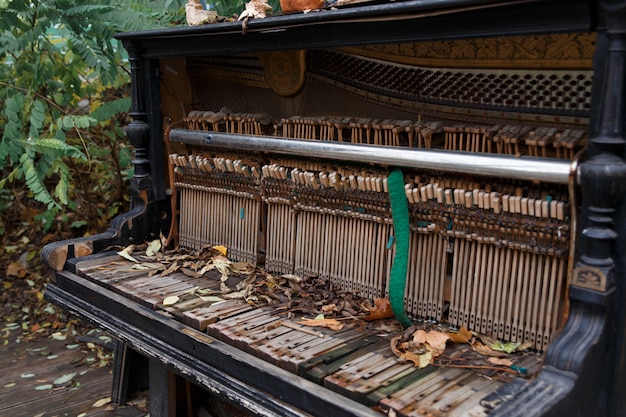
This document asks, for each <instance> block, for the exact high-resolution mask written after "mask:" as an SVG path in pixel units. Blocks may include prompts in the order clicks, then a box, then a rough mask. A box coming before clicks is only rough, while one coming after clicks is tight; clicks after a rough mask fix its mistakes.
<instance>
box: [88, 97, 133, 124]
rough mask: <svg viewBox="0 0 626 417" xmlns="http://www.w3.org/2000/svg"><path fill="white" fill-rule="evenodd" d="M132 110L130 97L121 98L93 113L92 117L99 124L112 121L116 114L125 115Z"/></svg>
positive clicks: (103, 105) (105, 104)
mask: <svg viewBox="0 0 626 417" xmlns="http://www.w3.org/2000/svg"><path fill="white" fill-rule="evenodd" d="M129 109H130V97H124V98H119V99H117V100H113V101H109V102H107V103H104V104H102V105H101V106H100V107H98V108H97V109H96V110H94V111H93V112H91V114H90V116H91V117H93V118H94V119H95V120H97V121H99V122H104V121H107V120H109V119H111V118H112V117H113V116H115V115H116V114H120V113H125V112H127V111H128V110H129Z"/></svg>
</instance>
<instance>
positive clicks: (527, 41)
mask: <svg viewBox="0 0 626 417" xmlns="http://www.w3.org/2000/svg"><path fill="white" fill-rule="evenodd" d="M595 49H596V34H595V33H591V34H590V33H565V34H551V35H541V36H511V37H498V38H476V39H459V40H454V41H437V42H418V43H400V44H387V45H373V46H366V47H362V48H343V49H342V50H344V51H349V52H353V53H357V54H360V55H364V56H368V57H370V58H377V59H384V60H390V61H395V62H398V63H403V64H411V65H419V66H427V67H446V68H518V69H519V68H527V69H541V68H545V69H591V60H592V57H593V53H594V51H595Z"/></svg>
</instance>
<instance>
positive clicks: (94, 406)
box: [91, 397, 111, 408]
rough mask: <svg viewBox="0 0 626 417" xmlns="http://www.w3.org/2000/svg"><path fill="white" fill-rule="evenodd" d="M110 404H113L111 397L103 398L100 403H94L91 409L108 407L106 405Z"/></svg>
mask: <svg viewBox="0 0 626 417" xmlns="http://www.w3.org/2000/svg"><path fill="white" fill-rule="evenodd" d="M110 402H111V397H106V398H101V399H99V400H98V401H96V402H95V403H93V405H92V406H91V407H93V408H98V407H102V406H103V405H106V404H108V403H110Z"/></svg>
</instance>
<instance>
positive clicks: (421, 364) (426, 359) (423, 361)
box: [403, 350, 433, 369]
mask: <svg viewBox="0 0 626 417" xmlns="http://www.w3.org/2000/svg"><path fill="white" fill-rule="evenodd" d="M403 355H404V357H405V358H406V359H407V360H409V361H411V362H413V363H414V364H415V366H417V367H418V368H419V369H422V368H426V367H427V366H428V365H430V364H431V362H432V361H433V353H432V352H431V351H430V350H426V352H424V353H422V354H421V355H418V354H417V353H414V352H411V351H410V350H409V351H406V352H404V353H403Z"/></svg>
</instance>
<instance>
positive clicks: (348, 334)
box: [76, 252, 541, 417]
mask: <svg viewBox="0 0 626 417" xmlns="http://www.w3.org/2000/svg"><path fill="white" fill-rule="evenodd" d="M145 264H146V263H145V262H141V265H145ZM148 265H149V264H148ZM136 266H137V262H132V261H130V260H127V259H123V258H122V257H120V256H119V255H118V254H116V253H115V252H111V254H110V255H109V256H106V257H104V258H103V257H102V256H100V257H97V258H96V259H94V260H89V259H87V260H79V261H78V262H77V263H76V270H77V273H78V274H79V275H80V276H82V277H84V278H86V279H88V280H90V281H92V282H96V283H98V284H100V285H103V286H105V287H106V288H108V289H110V290H113V291H115V292H116V293H118V294H121V295H123V296H125V297H127V298H129V299H132V300H135V301H139V302H140V303H141V304H142V305H144V306H146V307H149V308H151V309H154V310H156V311H157V312H159V313H161V314H163V315H165V316H168V317H171V318H172V319H175V320H178V321H180V322H182V323H184V324H186V325H188V326H190V327H191V328H193V329H195V330H199V331H202V332H206V333H208V334H209V335H210V336H212V337H214V338H216V339H218V340H221V341H223V342H225V343H227V344H230V345H232V346H235V347H237V348H239V349H241V350H243V351H245V352H248V353H250V354H252V355H254V356H256V357H258V358H261V359H263V360H265V361H267V362H269V363H272V364H274V365H276V366H279V367H281V368H282V369H285V370H288V371H290V372H292V373H294V374H297V375H299V376H301V377H304V378H306V379H308V380H310V381H313V382H315V383H318V384H321V385H323V386H324V387H326V388H328V389H329V390H332V391H335V392H338V393H340V394H342V395H344V396H346V397H348V398H351V399H353V400H356V401H358V402H360V403H362V404H365V405H367V406H370V407H374V408H375V409H378V410H381V411H383V412H385V413H389V410H393V411H394V412H395V413H396V415H398V416H405V417H408V416H420V415H424V413H430V414H431V415H446V416H460V415H471V412H473V411H474V410H483V406H482V405H481V404H480V401H481V399H483V398H485V397H487V396H488V395H494V394H495V393H497V392H498V391H497V390H498V388H500V387H503V386H504V385H505V384H506V383H508V382H510V381H512V380H513V379H514V378H515V377H520V376H527V377H531V376H532V375H534V374H535V373H536V372H537V371H538V370H539V368H540V362H541V359H540V356H538V355H536V354H534V353H530V352H527V353H521V354H513V355H508V356H507V358H508V359H510V360H511V361H512V363H514V364H515V366H516V369H521V370H523V372H524V373H520V372H518V371H515V370H513V369H512V368H510V367H507V366H498V365H493V364H490V363H489V362H488V361H487V359H488V356H484V355H481V354H479V353H477V352H474V351H473V350H472V349H471V348H470V347H469V345H467V344H450V345H449V346H448V348H447V349H446V351H445V353H444V354H443V355H442V356H441V357H440V359H438V360H437V361H436V362H435V364H434V365H430V366H427V367H426V368H422V369H418V368H417V367H415V366H414V365H413V364H412V363H411V362H406V361H401V360H398V358H397V357H396V356H395V355H394V354H393V352H392V350H391V348H390V336H391V335H393V334H394V333H391V335H390V334H389V331H390V329H391V331H392V332H393V331H394V329H397V330H395V331H399V329H400V327H399V326H398V325H397V323H394V322H393V321H391V322H390V321H387V322H386V323H385V326H386V327H385V326H383V327H380V326H378V325H377V324H375V323H367V322H364V321H361V320H358V319H354V318H350V317H348V318H347V319H346V320H345V321H344V327H343V328H342V329H340V330H330V329H327V328H321V327H308V326H305V325H303V324H301V323H300V319H299V318H298V317H291V315H290V314H289V312H288V311H286V310H285V305H284V304H281V303H279V304H276V305H265V306H259V307H256V308H255V307H253V306H251V305H250V304H248V303H246V302H245V301H243V300H240V299H230V300H228V299H223V300H221V301H219V297H203V296H201V295H200V294H201V293H202V291H203V290H218V289H219V288H220V285H221V282H222V280H221V274H220V273H219V272H217V271H216V270H211V271H209V272H208V273H206V274H205V275H204V276H203V277H202V278H197V277H193V276H189V275H190V274H185V273H183V272H181V271H177V272H173V273H171V274H169V275H167V276H163V277H161V276H160V275H159V274H154V275H153V273H152V272H151V271H150V270H145V269H143V268H142V269H137V268H136ZM172 295H178V296H179V298H180V300H179V301H178V302H176V303H175V304H173V305H164V304H163V301H164V299H165V297H170V296H172ZM421 326H428V325H427V324H426V323H422V324H421Z"/></svg>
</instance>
